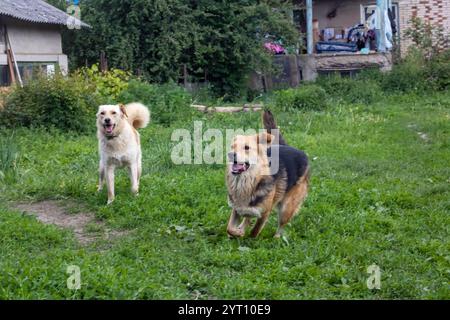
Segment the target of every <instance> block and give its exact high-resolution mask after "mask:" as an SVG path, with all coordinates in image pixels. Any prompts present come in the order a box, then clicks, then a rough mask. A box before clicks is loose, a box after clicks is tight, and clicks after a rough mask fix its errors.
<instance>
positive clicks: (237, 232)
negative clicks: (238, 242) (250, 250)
mask: <svg viewBox="0 0 450 320" xmlns="http://www.w3.org/2000/svg"><path fill="white" fill-rule="evenodd" d="M227 233H228V237H230V238H241V237H243V236H244V235H245V231H244V230H243V229H241V228H233V229H231V228H229V229H227Z"/></svg>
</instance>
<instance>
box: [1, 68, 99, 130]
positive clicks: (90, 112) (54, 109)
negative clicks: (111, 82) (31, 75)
mask: <svg viewBox="0 0 450 320" xmlns="http://www.w3.org/2000/svg"><path fill="white" fill-rule="evenodd" d="M97 106H98V97H97V95H96V94H95V93H94V90H93V88H92V87H90V86H89V85H87V84H86V82H85V81H84V80H83V79H81V78H80V77H79V76H73V77H63V76H61V75H54V76H53V77H52V78H46V77H39V78H37V79H35V80H31V81H30V82H29V83H27V84H26V85H25V86H24V87H23V88H20V87H18V88H16V90H14V91H13V92H12V93H11V94H10V95H9V97H8V98H7V100H6V103H5V108H4V110H3V111H2V112H1V114H0V124H3V125H6V126H10V127H15V126H27V127H31V126H40V125H42V126H45V127H56V128H59V129H62V130H64V131H71V130H76V131H87V130H88V129H89V128H90V127H92V126H91V124H92V119H93V117H94V116H95V111H96V108H97Z"/></svg>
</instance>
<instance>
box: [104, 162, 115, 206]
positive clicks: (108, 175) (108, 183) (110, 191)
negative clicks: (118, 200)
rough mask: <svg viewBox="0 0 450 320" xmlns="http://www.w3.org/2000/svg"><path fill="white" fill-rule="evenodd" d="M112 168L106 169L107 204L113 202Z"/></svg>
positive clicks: (109, 166)
mask: <svg viewBox="0 0 450 320" xmlns="http://www.w3.org/2000/svg"><path fill="white" fill-rule="evenodd" d="M114 169H115V168H114V166H112V165H108V166H107V167H106V188H107V189H108V204H111V203H112V202H113V201H114Z"/></svg>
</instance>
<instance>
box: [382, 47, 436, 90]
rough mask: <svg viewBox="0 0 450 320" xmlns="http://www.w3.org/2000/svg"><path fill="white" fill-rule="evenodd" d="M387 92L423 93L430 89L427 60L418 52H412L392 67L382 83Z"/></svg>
mask: <svg viewBox="0 0 450 320" xmlns="http://www.w3.org/2000/svg"><path fill="white" fill-rule="evenodd" d="M381 86H382V88H383V90H384V91H386V92H413V91H416V92H421V91H425V90H427V89H428V88H429V87H430V84H429V83H427V81H426V74H425V59H424V56H423V55H422V53H421V52H420V51H418V50H411V51H410V52H409V53H408V55H407V56H406V57H405V58H404V59H403V60H402V61H400V62H399V63H397V64H395V65H394V66H393V67H392V70H391V71H390V72H389V73H387V74H386V75H385V76H384V77H383V78H382V81H381Z"/></svg>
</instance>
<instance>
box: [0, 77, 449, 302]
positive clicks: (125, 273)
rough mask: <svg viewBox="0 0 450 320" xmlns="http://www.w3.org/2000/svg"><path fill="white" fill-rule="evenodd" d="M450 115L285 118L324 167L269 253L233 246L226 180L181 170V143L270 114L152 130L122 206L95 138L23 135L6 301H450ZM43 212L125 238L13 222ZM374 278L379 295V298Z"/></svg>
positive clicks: (4, 234) (219, 172)
mask: <svg viewBox="0 0 450 320" xmlns="http://www.w3.org/2000/svg"><path fill="white" fill-rule="evenodd" d="M130 87H132V85H131V86H130ZM332 103H333V101H332ZM150 108H151V106H150ZM449 112H450V95H449V92H448V91H447V92H441V93H429V94H422V93H421V94H418V93H417V92H410V93H407V94H396V95H388V96H383V97H381V98H380V99H379V100H377V101H374V102H372V103H370V104H359V103H358V104H349V103H346V102H343V101H341V102H340V103H339V104H337V103H336V106H335V107H328V108H326V109H323V110H320V111H316V110H314V109H295V111H294V110H290V111H289V112H282V111H277V112H276V117H277V121H278V123H279V125H280V126H281V130H282V132H283V134H284V136H285V138H286V140H287V141H288V142H289V144H291V145H292V146H295V147H297V148H301V149H303V150H305V151H306V152H307V154H308V155H309V158H310V161H311V166H312V176H311V188H310V191H309V196H308V198H307V201H306V203H305V206H304V208H303V209H302V210H301V211H300V214H299V215H298V216H297V217H296V218H295V219H294V220H293V221H292V223H291V224H290V225H289V226H288V227H287V228H286V237H287V240H288V241H287V242H284V241H277V240H275V239H273V238H272V236H273V233H274V231H275V229H276V214H275V213H273V214H272V216H271V218H270V220H269V222H268V225H267V227H266V228H265V229H264V231H263V233H262V235H261V237H260V238H259V239H258V240H253V239H249V238H244V239H241V240H230V239H228V237H227V235H226V224H227V220H228V217H229V210H230V209H229V208H228V205H227V201H226V187H225V183H224V165H220V164H216V165H207V164H203V165H194V164H193V165H174V164H173V162H172V161H171V158H170V154H171V151H172V147H173V146H174V143H175V142H172V141H171V135H172V132H173V130H175V129H180V128H184V129H187V130H188V131H189V132H190V133H191V134H192V133H193V128H192V121H194V120H195V121H202V123H203V127H204V128H205V129H206V128H217V129H219V130H220V131H221V132H223V133H224V134H225V130H226V129H238V128H255V129H257V128H258V126H260V114H259V113H257V112H255V113H253V112H246V113H239V114H208V115H206V114H202V113H195V114H194V115H193V117H192V118H191V119H188V118H186V119H185V120H183V119H181V120H179V121H177V122H176V123H173V124H171V125H169V126H165V125H160V124H157V123H151V124H150V126H149V127H148V128H146V129H143V130H141V131H140V132H141V141H142V151H143V168H144V172H143V176H142V180H141V190H140V195H139V196H138V197H134V196H132V195H131V194H130V192H129V179H128V176H127V174H126V170H118V172H117V179H116V194H117V199H116V202H114V204H113V205H112V206H106V205H105V204H106V192H102V193H97V192H96V184H97V166H98V154H97V140H96V137H95V134H94V133H90V134H88V135H73V134H72V133H64V132H62V131H61V130H55V129H46V130H44V129H42V128H34V129H32V130H29V129H26V128H18V129H16V132H15V134H14V137H13V138H12V142H13V143H14V144H15V145H16V146H19V147H20V155H21V156H20V158H18V162H17V164H16V165H15V168H16V169H15V170H17V172H18V175H17V179H14V180H11V181H5V180H2V179H0V252H1V259H0V270H1V271H2V272H1V273H0V298H1V299H12V298H15V299H61V298H67V299H167V298H173V299H215V298H219V299H220V298H225V299H326V298H329V299H448V297H449V296H450V291H449V287H448V282H449V280H450V279H449V273H448V263H449V261H448V256H449V251H448V248H449V245H450V244H449V237H448V234H449V225H450V220H449V215H448V212H449V210H450V203H449V199H450V193H449V190H450V189H449V188H448V184H449V181H448V179H449V177H450V169H449V166H448V164H449V163H450V152H449V150H450V144H449V141H450V126H449V121H448V119H449V117H450V113H449ZM11 134H12V131H11V130H10V129H5V128H3V129H0V137H11ZM6 145H11V144H10V143H8V144H4V143H3V140H2V143H1V144H0V148H1V149H3V148H4V146H6ZM226 147H227V146H225V148H226ZM7 152H9V151H7ZM13 153H14V152H13ZM223 157H224V159H225V155H223ZM8 158H9V159H11V158H14V157H9V156H8ZM6 163H12V162H11V161H9V160H8V161H7V162H6ZM7 167H9V168H11V165H7ZM45 199H59V200H62V201H75V202H76V203H79V205H80V206H83V207H85V208H86V209H85V210H89V211H91V212H93V213H94V214H95V216H96V218H97V219H99V220H101V221H103V222H104V223H105V227H104V228H106V229H107V230H110V232H113V231H125V235H124V236H122V237H121V238H119V239H115V240H108V241H103V240H98V241H97V242H94V243H91V244H89V245H88V246H87V247H84V246H82V245H80V244H79V243H78V242H77V241H76V238H75V237H74V235H73V233H72V232H70V231H67V230H62V229H60V228H57V227H54V226H49V225H43V224H42V223H40V222H39V221H37V220H36V219H35V218H33V217H31V216H28V215H24V214H22V212H21V211H17V210H14V209H11V207H10V206H13V205H14V203H15V202H17V201H20V202H21V201H39V200H45ZM73 214H75V215H76V214H77V213H73ZM372 264H376V265H378V266H379V267H380V269H381V289H380V290H369V289H368V288H367V285H366V281H367V278H368V277H369V274H368V273H367V268H368V267H369V266H370V265H372ZM69 265H77V266H79V267H80V270H81V289H80V290H77V291H74V290H69V289H68V288H67V278H68V276H69V275H68V274H67V266H69Z"/></svg>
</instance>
